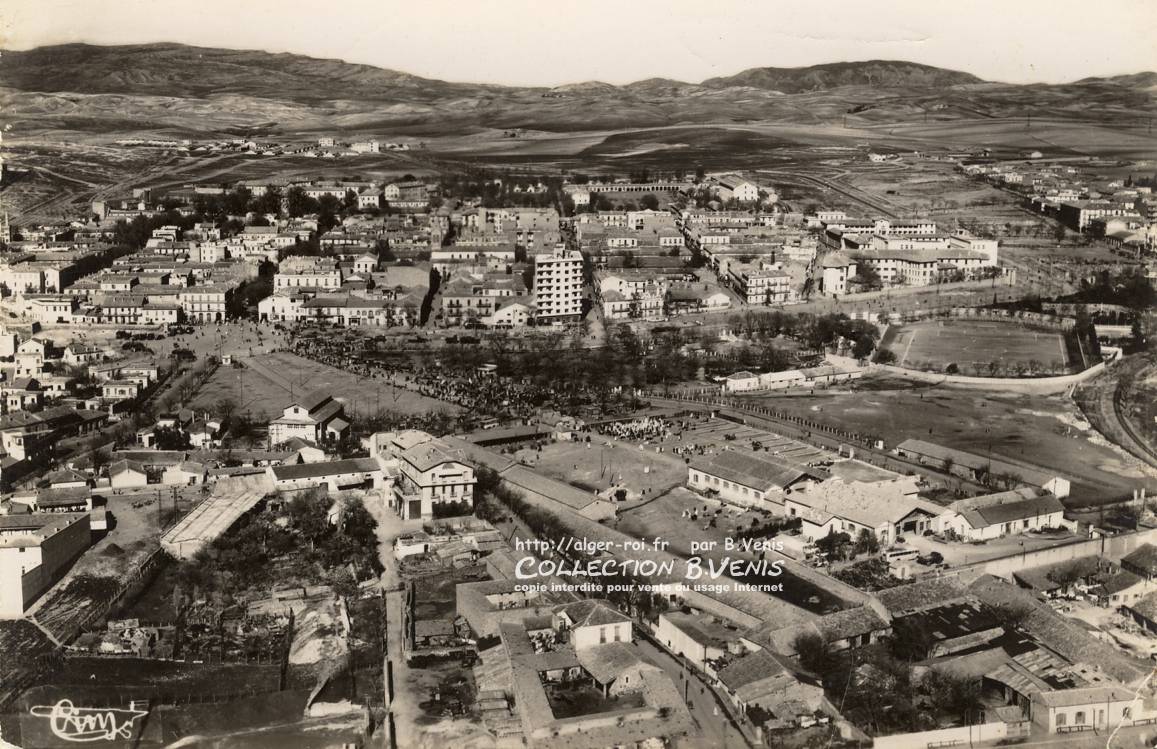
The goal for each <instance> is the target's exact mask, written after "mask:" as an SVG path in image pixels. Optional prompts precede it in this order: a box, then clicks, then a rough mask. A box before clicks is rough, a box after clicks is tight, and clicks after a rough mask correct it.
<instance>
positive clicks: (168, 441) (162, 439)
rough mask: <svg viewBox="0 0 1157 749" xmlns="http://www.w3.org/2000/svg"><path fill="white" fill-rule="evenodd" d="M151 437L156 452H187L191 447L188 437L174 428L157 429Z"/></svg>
mask: <svg viewBox="0 0 1157 749" xmlns="http://www.w3.org/2000/svg"><path fill="white" fill-rule="evenodd" d="M153 436H154V437H155V438H156V442H157V449H158V450H188V449H189V448H190V447H191V444H190V442H189V435H187V434H185V433H184V432H182V431H181V430H180V429H177V428H176V427H157V428H156V429H155V430H154V431H153Z"/></svg>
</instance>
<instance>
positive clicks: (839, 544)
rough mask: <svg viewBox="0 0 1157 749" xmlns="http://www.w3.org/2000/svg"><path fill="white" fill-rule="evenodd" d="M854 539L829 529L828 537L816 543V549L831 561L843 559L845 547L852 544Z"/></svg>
mask: <svg viewBox="0 0 1157 749" xmlns="http://www.w3.org/2000/svg"><path fill="white" fill-rule="evenodd" d="M851 541H852V537H851V536H849V535H848V534H847V533H843V532H840V533H836V531H835V529H834V528H829V529H828V535H826V536H824V537H823V538H821V539H819V540H818V541H816V548H817V549H819V550H820V551H822V552H823V553H825V554H827V555H828V558H829V559H832V560H838V559H843V557H844V553H843V549H844V546H846V545H847V544H849V543H851Z"/></svg>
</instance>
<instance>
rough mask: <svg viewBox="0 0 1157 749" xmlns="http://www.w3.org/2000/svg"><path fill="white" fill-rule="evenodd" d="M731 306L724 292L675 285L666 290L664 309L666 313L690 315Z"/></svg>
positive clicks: (729, 299)
mask: <svg viewBox="0 0 1157 749" xmlns="http://www.w3.org/2000/svg"><path fill="white" fill-rule="evenodd" d="M729 307H731V297H729V296H728V295H727V293H726V292H724V291H721V290H719V289H712V288H708V287H704V288H695V287H691V286H675V287H672V288H671V289H670V290H669V291H668V292H667V300H666V309H667V314H668V315H692V314H696V313H698V312H711V311H715V310H722V309H728V308H729Z"/></svg>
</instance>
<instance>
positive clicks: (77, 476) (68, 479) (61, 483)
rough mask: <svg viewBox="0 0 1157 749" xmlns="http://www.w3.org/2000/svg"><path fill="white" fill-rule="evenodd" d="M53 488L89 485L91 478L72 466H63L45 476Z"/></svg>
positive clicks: (74, 487) (72, 487)
mask: <svg viewBox="0 0 1157 749" xmlns="http://www.w3.org/2000/svg"><path fill="white" fill-rule="evenodd" d="M44 480H45V481H47V482H48V486H49V488H51V489H77V488H80V487H85V486H88V483H89V478H88V476H87V475H86V474H83V473H81V472H80V471H74V470H72V469H71V468H61V469H60V470H57V471H53V472H52V473H50V474H48V475H47V476H45V477H44Z"/></svg>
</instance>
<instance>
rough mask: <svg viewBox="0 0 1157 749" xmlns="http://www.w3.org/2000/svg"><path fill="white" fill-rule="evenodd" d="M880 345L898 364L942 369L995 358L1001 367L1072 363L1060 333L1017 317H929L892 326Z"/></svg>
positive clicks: (1051, 366) (984, 363) (964, 367)
mask: <svg viewBox="0 0 1157 749" xmlns="http://www.w3.org/2000/svg"><path fill="white" fill-rule="evenodd" d="M884 345H885V346H886V347H887V348H888V349H890V350H891V351H892V352H893V353H894V354H895V355H896V364H897V365H899V366H901V367H910V368H913V369H927V368H934V369H942V368H943V367H945V366H947V365H949V364H956V365H957V366H958V367H959V368H960V369H961V370H962V371H969V370H975V369H978V368H983V367H986V366H988V365H989V364H990V363H992V362H999V363H1000V364H1001V366H1002V367H1005V368H1007V367H1009V366H1012V365H1016V364H1018V363H1019V364H1023V365H1026V366H1027V365H1029V364H1030V363H1034V362H1035V363H1038V364H1039V365H1041V366H1042V367H1046V368H1048V369H1050V370H1052V371H1057V370H1060V369H1062V368H1064V367H1068V366H1069V365H1070V364H1072V362H1071V361H1069V355H1068V353H1067V352H1066V350H1065V337H1064V334H1062V333H1060V332H1057V331H1053V330H1039V329H1033V328H1026V327H1022V326H1020V325H1016V324H1015V323H1000V322H981V321H960V320H945V321H941V320H930V321H927V322H920V323H912V324H907V325H903V326H897V327H893V328H890V329H889V330H888V334H887V336H886V340H885V341H884Z"/></svg>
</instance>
